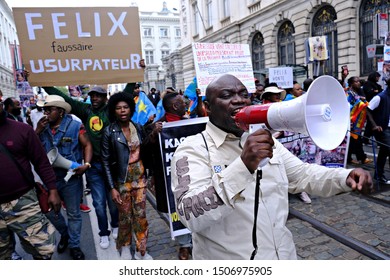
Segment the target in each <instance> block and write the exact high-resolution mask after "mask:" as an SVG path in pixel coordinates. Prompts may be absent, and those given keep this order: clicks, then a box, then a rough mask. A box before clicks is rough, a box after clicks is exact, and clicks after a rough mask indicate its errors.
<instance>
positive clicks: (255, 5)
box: [248, 0, 261, 14]
mask: <svg viewBox="0 0 390 280" xmlns="http://www.w3.org/2000/svg"><path fill="white" fill-rule="evenodd" d="M260 8H261V0H259V1H257V2H255V3H252V4H250V5H249V6H248V9H249V13H250V14H253V13H256V12H257V11H260Z"/></svg>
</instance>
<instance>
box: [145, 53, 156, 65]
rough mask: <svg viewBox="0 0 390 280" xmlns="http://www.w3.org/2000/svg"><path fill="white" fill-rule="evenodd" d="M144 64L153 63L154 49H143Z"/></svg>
mask: <svg viewBox="0 0 390 280" xmlns="http://www.w3.org/2000/svg"><path fill="white" fill-rule="evenodd" d="M145 60H146V65H148V64H154V51H145Z"/></svg>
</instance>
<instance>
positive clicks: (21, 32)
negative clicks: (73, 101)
mask: <svg viewBox="0 0 390 280" xmlns="http://www.w3.org/2000/svg"><path fill="white" fill-rule="evenodd" d="M13 14H14V19H15V24H16V28H17V32H18V36H19V42H20V47H21V52H22V58H23V64H24V67H25V69H26V70H28V71H29V73H30V76H29V82H30V84H31V85H39V86H63V85H70V84H108V83H124V82H138V81H143V79H144V77H143V70H142V69H141V67H140V66H139V61H140V60H141V55H142V52H141V39H140V27H139V16H138V8H137V7H115V8H109V7H99V8H98V7H88V8H86V7H83V8H14V9H13Z"/></svg>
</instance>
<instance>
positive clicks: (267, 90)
mask: <svg viewBox="0 0 390 280" xmlns="http://www.w3.org/2000/svg"><path fill="white" fill-rule="evenodd" d="M266 93H280V100H283V99H284V98H285V97H286V91H285V90H284V89H280V88H278V87H266V88H265V89H264V91H263V93H262V94H261V95H260V99H261V100H262V99H263V97H264V95H265V94H266Z"/></svg>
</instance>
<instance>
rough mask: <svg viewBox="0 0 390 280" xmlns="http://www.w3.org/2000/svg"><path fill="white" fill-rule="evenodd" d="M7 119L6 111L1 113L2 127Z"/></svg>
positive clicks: (0, 122) (0, 123)
mask: <svg viewBox="0 0 390 280" xmlns="http://www.w3.org/2000/svg"><path fill="white" fill-rule="evenodd" d="M6 119H7V114H6V112H5V111H3V112H1V113H0V125H2V124H4V123H5V120H6Z"/></svg>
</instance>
